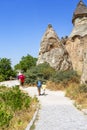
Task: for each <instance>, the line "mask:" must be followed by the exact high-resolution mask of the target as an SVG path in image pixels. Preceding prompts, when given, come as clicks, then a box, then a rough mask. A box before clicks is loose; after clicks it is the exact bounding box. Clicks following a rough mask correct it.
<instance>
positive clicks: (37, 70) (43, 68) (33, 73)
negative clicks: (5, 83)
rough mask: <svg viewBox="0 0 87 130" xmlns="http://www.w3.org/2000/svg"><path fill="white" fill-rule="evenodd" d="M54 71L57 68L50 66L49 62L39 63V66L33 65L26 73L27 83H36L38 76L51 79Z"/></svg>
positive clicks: (42, 78) (43, 79)
mask: <svg viewBox="0 0 87 130" xmlns="http://www.w3.org/2000/svg"><path fill="white" fill-rule="evenodd" d="M54 72H55V70H54V69H53V68H52V67H50V65H49V64H48V63H43V64H39V65H38V66H35V67H32V68H31V69H30V70H27V72H26V73H25V76H26V79H25V83H26V84H30V83H31V84H35V83H36V81H37V78H38V77H40V79H41V80H42V81H46V80H49V79H50V77H51V75H52V73H54Z"/></svg>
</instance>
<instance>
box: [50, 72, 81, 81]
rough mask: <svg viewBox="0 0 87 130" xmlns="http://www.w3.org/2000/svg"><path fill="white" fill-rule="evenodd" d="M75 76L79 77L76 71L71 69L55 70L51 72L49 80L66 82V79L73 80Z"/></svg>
mask: <svg viewBox="0 0 87 130" xmlns="http://www.w3.org/2000/svg"><path fill="white" fill-rule="evenodd" d="M76 77H78V78H79V76H78V75H77V73H76V71H73V70H68V71H57V72H55V73H53V75H52V77H51V80H52V81H53V82H56V83H60V82H63V83H67V82H68V81H70V80H73V79H75V78H76ZM76 81H77V80H76Z"/></svg>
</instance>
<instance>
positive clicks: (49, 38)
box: [37, 24, 72, 70]
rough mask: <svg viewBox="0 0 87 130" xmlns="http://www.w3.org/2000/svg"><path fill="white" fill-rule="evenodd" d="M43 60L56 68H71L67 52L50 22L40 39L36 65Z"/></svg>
mask: <svg viewBox="0 0 87 130" xmlns="http://www.w3.org/2000/svg"><path fill="white" fill-rule="evenodd" d="M44 62H47V63H49V64H50V66H51V67H53V68H54V69H56V70H68V69H71V68H72V63H71V61H70V58H69V55H68V52H67V51H66V49H65V47H64V46H63V45H62V43H61V42H60V39H59V38H58V36H57V34H56V33H55V31H54V30H53V28H52V25H50V24H49V25H48V27H47V30H46V32H45V34H44V36H43V38H42V40H41V44H40V50H39V56H38V61H37V65H38V64H41V63H44Z"/></svg>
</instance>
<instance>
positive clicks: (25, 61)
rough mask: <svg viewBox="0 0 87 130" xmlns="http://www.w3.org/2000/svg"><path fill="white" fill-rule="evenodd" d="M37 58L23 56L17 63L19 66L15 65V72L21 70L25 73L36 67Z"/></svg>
mask: <svg viewBox="0 0 87 130" xmlns="http://www.w3.org/2000/svg"><path fill="white" fill-rule="evenodd" d="M36 61H37V58H34V57H32V56H31V55H29V54H28V55H27V56H23V57H22V58H21V60H20V62H19V64H17V65H15V66H14V68H15V70H22V71H23V72H26V71H27V70H28V69H30V68H31V67H32V66H35V65H36Z"/></svg>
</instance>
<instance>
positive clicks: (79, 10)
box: [37, 0, 87, 83]
mask: <svg viewBox="0 0 87 130" xmlns="http://www.w3.org/2000/svg"><path fill="white" fill-rule="evenodd" d="M72 23H73V29H72V32H71V34H70V35H69V36H68V37H66V38H63V39H61V40H60V39H59V37H58V36H57V34H56V33H55V31H54V30H53V28H52V25H48V28H47V30H46V32H45V34H44V36H43V38H42V41H41V44H40V50H39V56H38V61H37V65H38V64H41V63H44V62H47V63H49V64H50V66H51V67H53V68H55V69H56V70H68V69H72V68H73V69H74V70H76V71H78V72H79V74H81V83H87V6H86V5H85V4H84V3H83V1H82V0H80V1H79V3H78V4H77V7H76V9H75V11H74V13H73V18H72Z"/></svg>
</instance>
